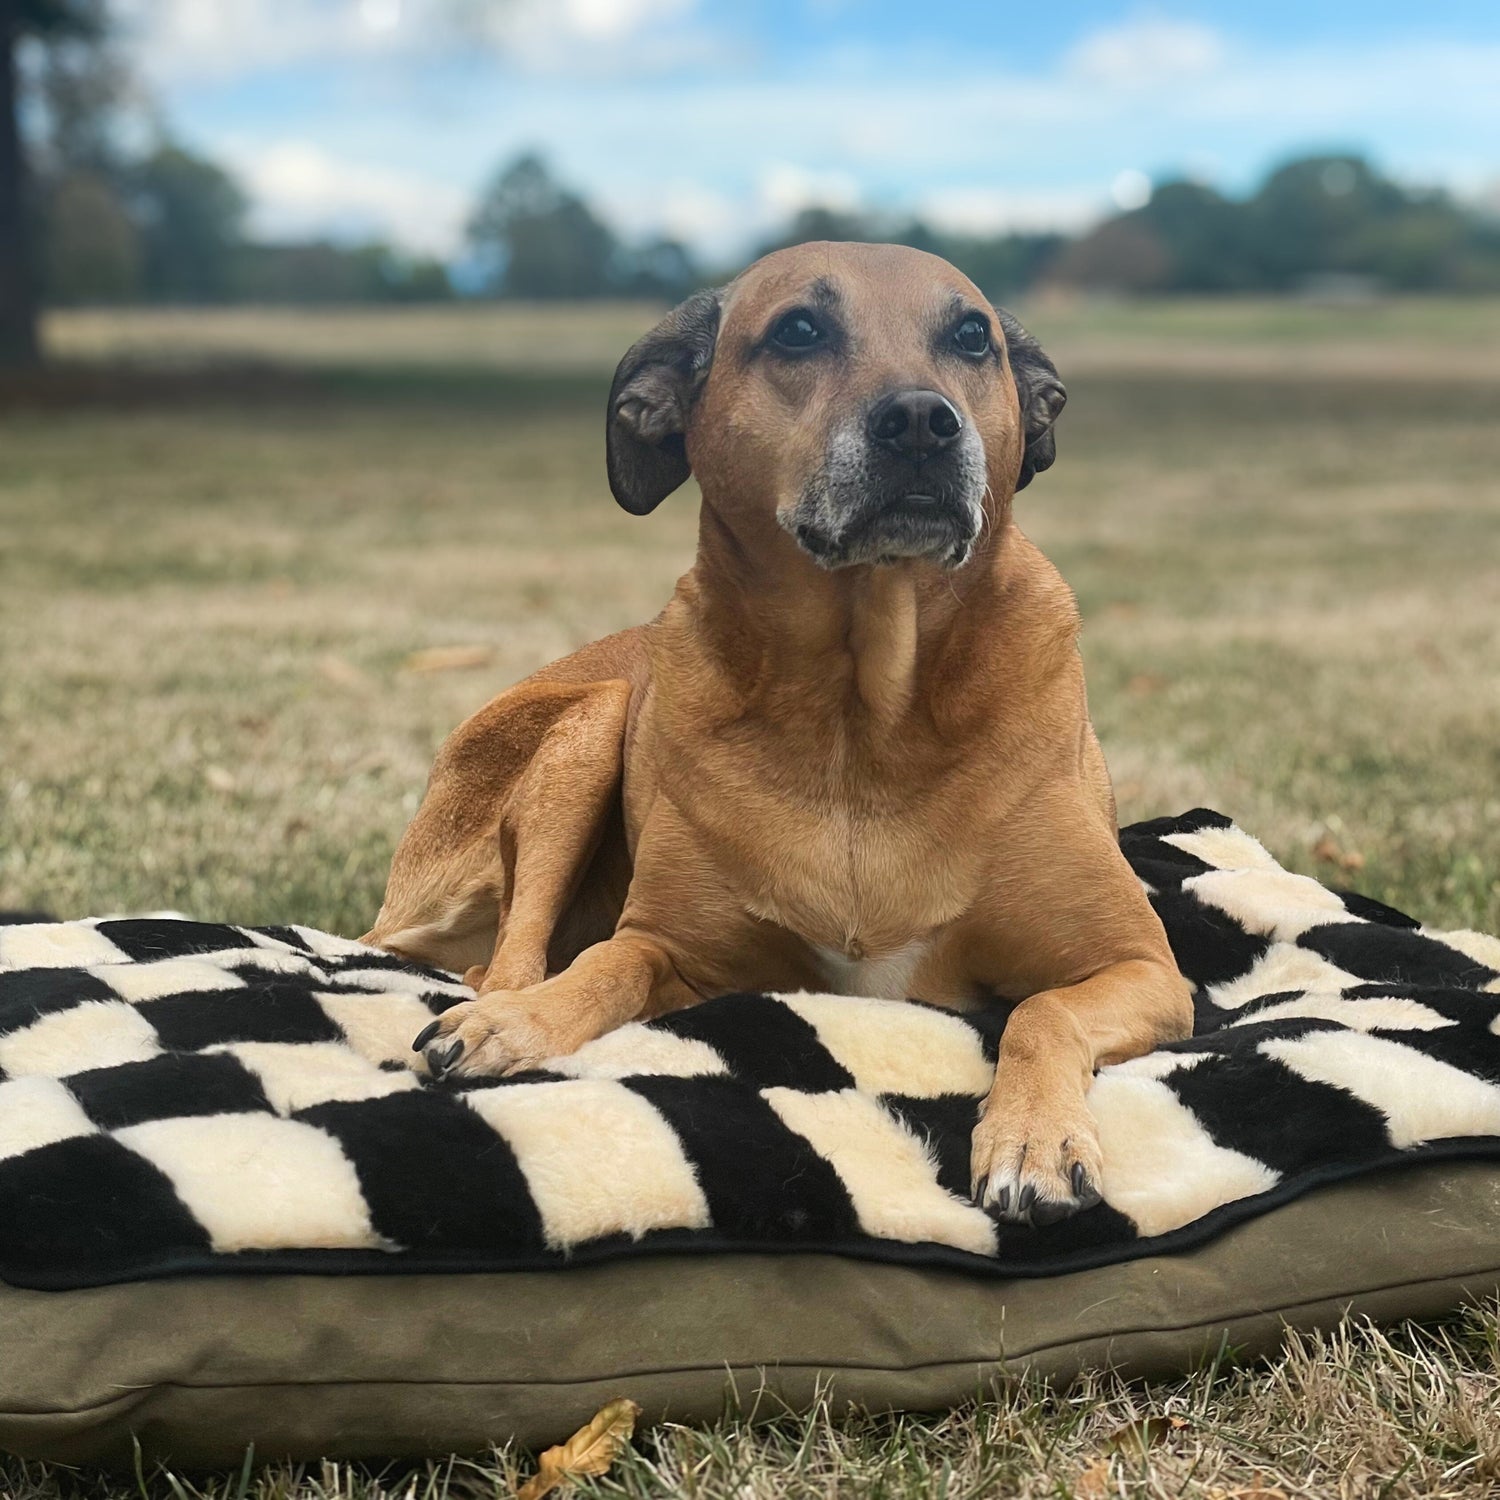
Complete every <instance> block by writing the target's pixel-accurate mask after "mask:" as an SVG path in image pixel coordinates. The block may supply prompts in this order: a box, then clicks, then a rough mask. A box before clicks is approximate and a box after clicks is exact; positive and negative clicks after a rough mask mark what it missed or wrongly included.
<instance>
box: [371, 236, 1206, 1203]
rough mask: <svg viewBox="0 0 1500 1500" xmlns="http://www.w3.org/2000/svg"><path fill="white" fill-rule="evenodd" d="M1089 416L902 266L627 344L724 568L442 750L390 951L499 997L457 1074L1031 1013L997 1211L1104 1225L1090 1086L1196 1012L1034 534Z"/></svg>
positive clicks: (981, 1134) (1007, 1109)
mask: <svg viewBox="0 0 1500 1500" xmlns="http://www.w3.org/2000/svg"><path fill="white" fill-rule="evenodd" d="M1064 399H1065V397H1064V392H1063V387H1062V385H1061V383H1060V382H1059V380H1058V378H1057V372H1056V371H1055V370H1054V368H1053V366H1052V364H1051V362H1050V361H1049V360H1048V359H1047V357H1046V356H1045V355H1044V354H1043V353H1042V351H1041V349H1040V347H1039V346H1038V345H1037V343H1036V342H1035V340H1034V339H1032V338H1031V336H1030V335H1029V334H1027V333H1026V331H1025V330H1024V329H1023V328H1021V326H1020V325H1019V324H1018V323H1017V322H1016V321H1015V320H1014V319H1013V318H1011V317H1010V316H1009V315H1008V314H1006V313H1004V312H1000V311H998V310H996V309H993V308H991V307H990V306H989V305H988V303H986V302H985V300H984V299H983V297H982V296H981V295H980V293H979V292H978V290H977V289H976V288H975V287H974V286H973V284H972V283H971V282H969V281H968V280H967V279H966V278H965V277H964V276H963V275H961V274H960V273H959V272H958V271H957V270H955V269H954V268H953V267H952V266H950V265H948V264H947V263H946V262H945V261H942V260H939V259H937V258H936V257H935V256H931V255H926V254H923V253H921V252H919V251H915V250H908V249H903V248H900V247H898V246H892V245H840V244H811V245H802V246H799V247H798V248H796V249H792V250H783V251H779V252H777V253H776V254H774V255H769V256H767V257H766V258H765V259H764V260H761V261H758V262H757V263H756V264H755V265H753V266H751V267H750V268H749V270H747V271H745V272H744V274H743V275H741V276H739V277H738V278H737V279H736V280H735V281H734V282H732V283H731V284H730V285H729V286H727V287H724V288H722V289H721V290H718V291H710V292H700V293H698V294H697V295H696V296H694V297H692V298H690V299H689V300H688V301H687V302H685V303H683V305H682V306H681V307H679V308H677V309H676V310H675V311H674V312H673V313H672V314H671V315H670V316H669V317H667V318H666V319H665V321H664V322H662V323H661V324H660V326H658V327H657V328H656V329H655V330H653V331H652V332H651V333H649V334H647V335H646V337H645V338H643V339H642V340H641V341H640V342H639V343H637V344H636V345H635V347H634V348H632V349H631V350H630V351H629V353H627V354H626V356H625V358H624V360H623V361H622V362H621V364H620V367H619V370H618V372H617V373H616V376H615V382H614V388H613V390H612V391H611V393H610V398H609V414H608V463H609V478H610V485H611V488H612V489H613V491H614V494H615V497H616V499H618V500H619V502H620V504H621V505H623V506H624V507H625V508H626V509H627V510H630V511H632V512H635V513H636V514H645V513H646V512H647V511H650V510H651V509H653V508H654V507H655V506H656V505H657V504H658V503H659V502H660V501H661V500H663V499H664V498H665V497H666V496H667V495H668V494H670V493H671V492H672V491H673V490H674V489H676V488H677V487H678V486H679V485H680V484H682V482H683V481H684V480H685V479H687V477H688V475H689V473H690V472H691V473H692V474H694V475H696V477H697V480H698V483H699V485H700V487H701V489H702V493H703V507H702V514H701V521H700V531H699V543H698V556H697V561H696V562H695V564H694V566H693V568H692V570H691V571H690V572H689V573H687V574H686V575H685V576H684V577H683V578H682V580H681V581H680V582H679V583H678V585H677V590H676V593H675V594H674V596H673V598H672V600H671V602H670V603H669V604H668V605H667V607H666V608H665V609H664V610H663V611H662V613H661V614H660V615H659V616H658V617H657V618H656V619H655V620H653V621H652V622H651V623H650V624H649V625H644V626H639V627H637V628H635V629H631V630H626V631H622V632H621V633H620V634H619V635H614V636H610V637H608V638H607V639H605V640H602V641H598V642H596V643H595V644H593V645H591V646H587V647H585V648H584V649H583V650H581V651H579V652H577V653H576V654H575V655H573V656H570V657H568V658H566V659H565V660H563V661H560V662H557V663H555V664H554V665H552V666H550V667H547V668H544V669H543V670H542V671H540V672H538V673H536V674H535V675H534V676H533V677H530V678H528V679H527V680H526V681H524V682H522V683H520V684H519V685H518V686H516V687H513V688H511V689H510V690H509V691H508V692H506V693H503V694H501V696H500V697H498V698H496V699H495V700H494V701H493V702H492V703H490V704H489V705H488V706H487V707H485V708H483V709H481V710H480V711H479V712H478V713H477V714H475V715H474V716H473V717H472V718H471V719H469V720H468V721H467V722H466V723H464V724H463V725H461V726H460V727H459V728H458V729H457V730H456V731H455V732H454V734H453V735H452V736H451V737H450V738H449V740H448V742H447V743H446V744H445V745H444V746H443V748H442V751H441V753H440V754H439V756H438V759H437V763H436V765H435V766H434V768H433V772H432V779H431V782H430V785H429V787H428V791H427V796H426V800H425V801H424V802H423V804H422V807H421V809H420V810H419V811H418V813H417V815H416V817H415V819H414V820H413V821H412V824H411V826H410V828H408V830H407V832H406V834H405V837H404V838H403V839H402V841H401V844H400V847H399V848H398V849H397V851H396V857H395V862H394V865H393V867H392V870H391V877H390V884H389V886H388V888H387V891H386V896H385V903H384V905H383V906H382V907H381V911H380V916H379V918H378V919H377V921H376V923H375V926H374V928H373V930H372V931H371V932H370V933H369V934H368V937H367V941H369V942H372V943H377V944H379V945H381V946H382V947H385V948H388V949H390V950H391V951H393V952H396V953H400V954H406V955H409V956H411V957H413V958H417V959H422V960H425V961H427V962H429V963H435V964H439V965H441V966H443V967H445V968H450V969H458V970H467V971H468V972H467V974H466V978H467V979H468V981H469V983H471V984H473V985H474V986H475V987H476V988H477V990H478V992H479V994H478V998H477V999H474V1000H471V1001H466V1002H464V1003H463V1004H460V1005H455V1006H454V1007H453V1008H452V1009H451V1010H449V1011H446V1012H445V1013H444V1014H443V1016H442V1017H441V1018H440V1019H439V1020H438V1021H436V1022H434V1024H433V1025H432V1026H431V1027H429V1028H428V1030H427V1031H426V1032H424V1033H423V1035H422V1036H421V1037H420V1038H419V1039H418V1043H417V1045H418V1047H419V1049H420V1048H423V1047H425V1048H426V1055H427V1059H428V1062H429V1064H430V1065H431V1066H432V1068H433V1070H434V1071H435V1072H437V1073H443V1072H452V1073H482V1074H499V1073H506V1072H511V1071H514V1070H517V1069H524V1068H528V1067H533V1066H535V1065H537V1064H539V1063H541V1062H542V1060H543V1059H545V1058H548V1057H553V1056H557V1055H559V1054H562V1053H566V1052H570V1051H572V1050H574V1049H575V1048H577V1047H579V1046H581V1045H582V1044H583V1043H584V1042H587V1041H589V1040H590V1039H592V1038H594V1037H597V1036H599V1035H600V1034H601V1033H603V1032H605V1031H608V1030H610V1029H611V1028H613V1027H616V1026H619V1025H621V1024H622V1023H624V1022H626V1021H631V1020H636V1019H638V1018H643V1017H650V1016H655V1015H660V1014H661V1013H662V1012H664V1011H669V1010H673V1009H675V1008H677V1007H679V1006H684V1005H691V1004H693V1003H695V1002H696V1001H698V1000H700V999H703V998H704V997H706V996H711V995H715V994H719V993H723V992H725V991H729V990H737V989H738V990H744V989H767V990H798V989H810V990H823V991H829V990H832V991H835V992H839V993H843V994H850V995H876V996H886V997H889V998H893V999H895V998H904V997H908V996H915V997H918V998H920V999H923V1000H928V1001H933V1002H936V1003H938V1004H941V1005H949V1006H961V1007H967V1006H972V1005H975V1004H978V1003H981V1002H982V1001H983V1000H984V998H985V997H987V996H990V997H993V996H999V997H1005V998H1008V999H1011V1000H1021V1001H1024V1003H1023V1004H1020V1005H1019V1006H1018V1007H1017V1008H1016V1009H1015V1011H1014V1013H1013V1014H1012V1015H1011V1017H1010V1019H1009V1023H1008V1025H1007V1026H1006V1029H1005V1034H1004V1038H1003V1040H1002V1043H1001V1049H1000V1061H999V1067H998V1069H997V1073H996V1080H995V1084H994V1087H993V1089H992V1091H991V1093H990V1095H989V1098H988V1099H987V1100H986V1102H985V1104H984V1106H983V1110H982V1113H981V1116H980V1119H979V1123H978V1126H977V1127H976V1129H975V1131H974V1141H973V1177H974V1192H975V1196H976V1198H977V1199H978V1201H979V1202H981V1203H982V1204H984V1205H986V1206H987V1207H990V1208H992V1209H993V1210H994V1211H996V1212H997V1213H999V1214H1000V1215H1001V1216H1002V1217H1005V1218H1009V1219H1012V1220H1030V1221H1033V1222H1043V1221H1048V1220H1051V1219H1055V1218H1057V1217H1060V1216H1061V1215H1062V1214H1065V1213H1068V1212H1071V1211H1073V1210H1075V1209H1077V1208H1080V1207H1086V1206H1088V1205H1089V1204H1091V1203H1093V1202H1095V1201H1097V1196H1098V1190H1097V1187H1096V1184H1097V1183H1098V1182H1099V1178H1100V1159H1099V1148H1098V1140H1097V1135H1096V1132H1095V1128H1094V1125H1093V1123H1092V1121H1091V1119H1090V1116H1089V1113H1088V1110H1087V1108H1086V1106H1085V1103H1084V1095H1085V1092H1086V1090H1087V1088H1088V1085H1089V1080H1090V1077H1091V1075H1092V1073H1093V1071H1094V1069H1095V1068H1097V1067H1099V1066H1100V1065H1101V1064H1103V1063H1108V1062H1112V1061H1116V1060H1119V1059H1124V1058H1128V1057H1132V1056H1135V1055H1137V1054H1139V1053H1142V1052H1145V1051H1148V1050H1150V1049H1151V1048H1152V1047H1153V1046H1155V1045H1156V1044H1157V1043H1159V1042H1161V1041H1163V1040H1166V1039H1169V1038H1175V1037H1180V1036H1183V1035H1186V1034H1187V1033H1188V1032H1189V1031H1190V1029H1191V1022H1192V1008H1191V1003H1190V996H1189V989H1188V986H1187V985H1186V983H1185V982H1184V981H1183V979H1182V978H1181V976H1180V975H1179V974H1178V972H1177V968H1176V965H1175V964H1174V962H1173V959H1172V955H1171V952H1170V950H1169V948H1168V946H1167V941H1166V937H1165V934H1164V933H1163V931H1162V926H1161V923H1160V922H1159V921H1158V920H1157V917H1156V914H1155V913H1154V912H1153V911H1152V909H1151V906H1150V904H1149V903H1148V901H1147V900H1146V897H1145V895H1144V893H1143V891H1142V889H1141V885H1140V883H1139V881H1138V880H1137V879H1136V877H1135V876H1134V874H1133V873H1132V872H1131V870H1130V868H1129V866H1128V865H1127V864H1126V862H1125V860H1124V858H1123V857H1122V856H1121V854H1120V850H1119V847H1118V844H1117V841H1116V828H1115V806H1114V797H1113V794H1112V792H1111V789H1110V783H1109V775H1108V772H1107V771H1106V769H1105V765H1104V759H1103V756H1102V754H1101V753H1100V749H1099V744H1098V741H1097V740H1096V739H1095V737H1094V732H1093V728H1092V726H1091V725H1090V722H1089V717H1088V709H1087V705H1086V702H1085V698H1084V683H1083V669H1082V663H1081V661H1080V659H1079V654H1078V648H1077V644H1076V637H1077V633H1078V625H1079V621H1078V613H1077V609H1076V606H1075V604H1074V601H1073V596H1072V594H1071V593H1070V592H1069V590H1068V588H1067V586H1066V585H1065V584H1064V583H1063V581H1062V579H1061V577H1059V575H1058V573H1057V572H1056V570H1055V569H1054V568H1053V567H1052V565H1051V564H1050V563H1049V562H1047V560H1046V559H1045V558H1044V557H1043V556H1042V555H1041V553H1040V552H1038V551H1037V549H1036V548H1035V547H1034V546H1032V544H1031V543H1030V542H1029V541H1028V540H1027V539H1026V538H1025V537H1024V536H1023V535H1022V534H1021V532H1020V531H1019V530H1018V529H1017V528H1016V526H1015V524H1014V522H1013V521H1012V519H1011V497H1012V495H1013V493H1014V492H1015V491H1016V490H1017V489H1019V488H1020V487H1021V486H1023V485H1024V484H1026V483H1027V482H1028V481H1029V480H1030V479H1031V477H1032V475H1033V474H1034V473H1035V472H1036V471H1037V470H1039V469H1044V468H1046V467H1047V466H1048V465H1049V464H1050V463H1051V462H1052V458H1053V451H1054V450H1053V436H1052V425H1053V421H1054V419H1055V418H1056V416H1057V414H1058V412H1059V411H1060V410H1061V408H1062V405H1063V401H1064ZM549 975H550V976H551V977H548V976H549Z"/></svg>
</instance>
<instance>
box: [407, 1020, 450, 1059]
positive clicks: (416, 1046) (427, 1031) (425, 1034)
mask: <svg viewBox="0 0 1500 1500" xmlns="http://www.w3.org/2000/svg"><path fill="white" fill-rule="evenodd" d="M442 1025H443V1023H442V1021H441V1020H436V1021H430V1022H428V1024H427V1025H426V1026H424V1027H423V1028H422V1029H421V1030H420V1031H419V1032H418V1033H417V1035H416V1040H415V1041H413V1042H412V1044H411V1050H412V1051H413V1052H421V1051H422V1050H423V1048H425V1047H426V1045H427V1044H428V1042H430V1041H431V1040H432V1039H433V1037H435V1036H436V1035H437V1034H438V1032H439V1030H441V1028H442Z"/></svg>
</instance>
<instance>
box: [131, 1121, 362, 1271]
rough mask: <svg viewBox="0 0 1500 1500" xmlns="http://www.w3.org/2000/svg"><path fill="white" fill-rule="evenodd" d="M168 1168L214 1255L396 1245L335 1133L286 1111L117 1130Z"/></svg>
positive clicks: (133, 1147)
mask: <svg viewBox="0 0 1500 1500" xmlns="http://www.w3.org/2000/svg"><path fill="white" fill-rule="evenodd" d="M113 1134H114V1136H115V1139H116V1140H118V1141H119V1142H120V1143H121V1144H122V1145H125V1146H128V1147H129V1148H130V1149H131V1150H132V1151H135V1152H137V1153H138V1154H139V1155H141V1156H144V1157H145V1158H146V1160H147V1161H149V1162H151V1163H152V1164H153V1165H154V1166H156V1167H158V1168H160V1169H161V1171H162V1172H164V1173H165V1174H166V1175H167V1177H168V1178H170V1179H171V1182H172V1186H173V1188H175V1189H176V1192H177V1196H178V1197H179V1198H181V1199H182V1201H183V1202H184V1203H185V1204H187V1206H188V1208H189V1209H190V1210H191V1211H192V1213H193V1214H194V1216H195V1217H196V1218H197V1219H198V1221H199V1223H201V1224H202V1225H203V1227H204V1228H205V1229H206V1230H207V1231H208V1233H209V1237H210V1238H211V1240H212V1241H213V1247H214V1249H215V1250H217V1251H219V1252H220V1253H222V1254H229V1253H232V1252H234V1251H236V1250H271V1249H276V1248H279V1247H281V1246H284V1245H296V1246H298V1247H299V1248H303V1249H319V1250H324V1249H326V1250H334V1249H342V1250H368V1249H384V1248H388V1247H387V1246H386V1245H385V1244H384V1242H383V1241H382V1240H381V1239H380V1237H379V1236H378V1235H377V1234H376V1233H375V1230H374V1229H373V1228H372V1227H371V1224H370V1214H369V1209H368V1208H367V1206H366V1204H365V1200H364V1195H363V1194H362V1193H361V1191H360V1186H359V1178H358V1176H357V1175H356V1174H355V1171H354V1165H353V1163H352V1162H350V1160H349V1158H348V1157H347V1156H345V1155H344V1152H343V1150H342V1148H341V1147H340V1146H339V1143H338V1142H337V1141H336V1140H334V1138H333V1137H332V1136H331V1135H329V1134H328V1133H327V1132H326V1131H322V1130H318V1129H316V1128H315V1127H313V1126H311V1125H305V1124H303V1123H302V1122H301V1121H300V1120H283V1119H282V1118H280V1116H278V1115H268V1114H250V1113H247V1114H224V1115H195V1116H193V1117H191V1118H183V1119H172V1120H148V1121H146V1122H145V1123H144V1124H141V1125H130V1126H127V1127H126V1128H124V1129H123V1130H117V1131H115V1132H113Z"/></svg>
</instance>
